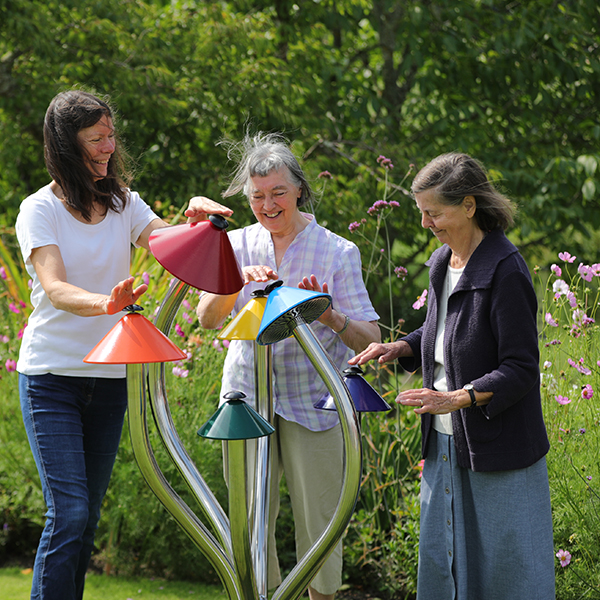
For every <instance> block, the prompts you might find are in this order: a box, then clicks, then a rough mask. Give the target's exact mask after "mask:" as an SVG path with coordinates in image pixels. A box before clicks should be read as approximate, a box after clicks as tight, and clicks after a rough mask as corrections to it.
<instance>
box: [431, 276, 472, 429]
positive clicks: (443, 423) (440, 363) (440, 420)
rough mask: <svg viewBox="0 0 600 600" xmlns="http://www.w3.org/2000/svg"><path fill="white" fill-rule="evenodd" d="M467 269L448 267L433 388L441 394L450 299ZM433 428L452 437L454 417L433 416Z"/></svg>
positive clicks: (441, 303) (441, 300)
mask: <svg viewBox="0 0 600 600" xmlns="http://www.w3.org/2000/svg"><path fill="white" fill-rule="evenodd" d="M464 270H465V268H464V267H463V268H462V269H453V268H452V267H451V266H450V265H448V271H447V272H446V279H445V280H444V289H443V291H442V296H441V298H440V305H439V308H438V320H437V334H436V337H435V373H434V376H433V387H434V388H435V389H436V390H438V391H439V392H447V391H448V385H447V383H446V371H445V370H444V333H445V331H446V315H447V314H448V298H449V297H450V294H451V293H452V291H453V290H454V288H455V287H456V284H457V283H458V280H459V279H460V276H461V275H462V274H463V271H464ZM433 428H434V429H435V430H436V431H439V432H440V433H445V434H447V435H452V415H451V414H450V413H447V414H445V415H433Z"/></svg>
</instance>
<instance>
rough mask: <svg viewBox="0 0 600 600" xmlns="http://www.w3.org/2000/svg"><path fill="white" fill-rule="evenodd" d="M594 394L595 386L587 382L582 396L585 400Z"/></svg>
mask: <svg viewBox="0 0 600 600" xmlns="http://www.w3.org/2000/svg"><path fill="white" fill-rule="evenodd" d="M593 395H594V388H593V387H592V386H591V385H590V384H589V383H586V384H585V385H584V386H583V388H582V390H581V397H582V398H583V399H584V400H589V399H590V398H591V397H592V396H593Z"/></svg>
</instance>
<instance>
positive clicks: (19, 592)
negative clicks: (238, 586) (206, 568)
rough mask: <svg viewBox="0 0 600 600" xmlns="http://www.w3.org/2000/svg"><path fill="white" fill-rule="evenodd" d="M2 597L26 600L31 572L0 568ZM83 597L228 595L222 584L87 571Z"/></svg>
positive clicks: (176, 599) (147, 599)
mask: <svg viewBox="0 0 600 600" xmlns="http://www.w3.org/2000/svg"><path fill="white" fill-rule="evenodd" d="M0 590H1V591H2V600H28V599H29V593H30V590H31V571H30V570H29V569H27V570H26V571H23V570H22V569H20V568H18V567H10V568H5V569H0ZM83 598H84V600H136V599H137V598H139V599H140V600H142V599H143V600H182V599H183V598H186V599H188V598H193V599H194V600H222V599H224V598H227V594H226V593H225V591H224V589H223V588H222V587H221V586H211V585H206V584H201V583H187V582H182V581H165V580H164V579H147V578H143V577H108V576H106V575H96V574H92V573H90V574H88V576H87V579H86V584H85V592H84V594H83Z"/></svg>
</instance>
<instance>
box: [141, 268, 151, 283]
mask: <svg viewBox="0 0 600 600" xmlns="http://www.w3.org/2000/svg"><path fill="white" fill-rule="evenodd" d="M142 281H143V282H144V283H145V284H146V285H149V284H150V273H148V272H146V271H144V272H143V273H142Z"/></svg>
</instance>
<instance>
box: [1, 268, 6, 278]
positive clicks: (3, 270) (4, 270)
mask: <svg viewBox="0 0 600 600" xmlns="http://www.w3.org/2000/svg"><path fill="white" fill-rule="evenodd" d="M0 279H6V269H5V268H4V267H0Z"/></svg>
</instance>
